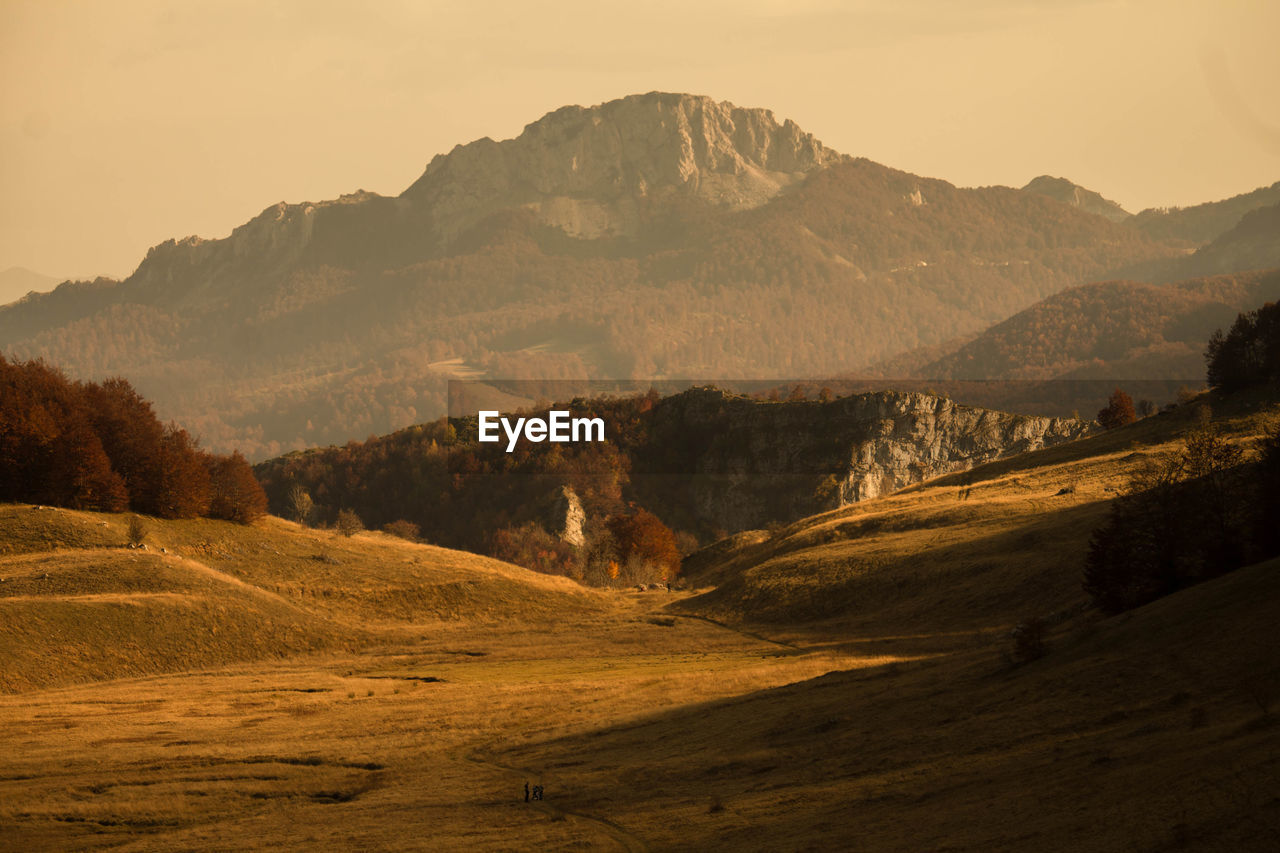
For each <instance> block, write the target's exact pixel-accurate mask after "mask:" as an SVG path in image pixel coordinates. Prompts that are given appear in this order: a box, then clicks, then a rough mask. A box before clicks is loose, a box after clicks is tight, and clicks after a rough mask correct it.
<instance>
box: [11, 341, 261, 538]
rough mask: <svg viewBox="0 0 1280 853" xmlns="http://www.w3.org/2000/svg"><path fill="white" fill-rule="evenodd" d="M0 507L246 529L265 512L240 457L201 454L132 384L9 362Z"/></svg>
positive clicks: (249, 471) (193, 441)
mask: <svg viewBox="0 0 1280 853" xmlns="http://www.w3.org/2000/svg"><path fill="white" fill-rule="evenodd" d="M0 501H15V502H17V501H21V502H29V503H41V504H51V505H54V506H62V507H68V508H70V509H86V510H97V511H101V512H121V511H124V510H133V511H134V512H139V513H144V514H147V515H153V516H158V517H161V518H192V517H195V516H208V517H211V518H223V519H228V520H231V521H238V522H242V523H249V522H251V521H253V520H254V519H256V518H258V517H259V516H261V515H262V514H263V513H264V512H265V511H266V505H267V503H266V495H265V494H264V493H263V491H262V487H261V486H260V485H259V484H258V481H257V479H256V478H255V477H254V476H253V469H252V468H251V467H250V466H249V463H248V462H246V461H245V459H244V457H243V456H241V455H240V454H239V453H233V454H231V455H229V456H223V455H216V454H212V453H207V452H205V451H203V450H201V449H200V447H199V444H198V442H197V441H196V439H195V438H193V437H192V436H191V435H190V434H189V433H188V432H187V431H186V430H185V429H183V428H181V427H180V426H178V425H177V424H169V425H165V424H162V423H161V422H160V420H159V418H157V417H156V414H155V412H154V410H153V409H152V407H151V403H149V402H148V401H147V400H145V399H144V398H143V397H142V396H141V395H139V394H138V392H137V391H135V390H134V389H133V386H131V385H130V384H129V383H128V382H127V381H126V380H124V379H120V378H114V379H107V380H105V381H103V382H73V381H71V380H70V379H68V378H67V377H66V376H65V375H64V374H63V373H62V372H61V371H59V370H57V369H56V368H53V367H51V366H49V365H47V364H45V363H44V362H43V361H39V360H34V361H16V360H14V361H11V360H9V359H7V358H5V357H4V356H3V355H0Z"/></svg>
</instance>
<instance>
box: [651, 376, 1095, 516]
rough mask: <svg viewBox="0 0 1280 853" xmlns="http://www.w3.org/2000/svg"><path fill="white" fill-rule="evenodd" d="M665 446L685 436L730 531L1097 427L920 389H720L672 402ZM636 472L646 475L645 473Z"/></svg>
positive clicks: (687, 463)
mask: <svg viewBox="0 0 1280 853" xmlns="http://www.w3.org/2000/svg"><path fill="white" fill-rule="evenodd" d="M660 406H661V411H660V413H659V414H660V422H661V425H662V426H661V429H660V430H659V431H658V432H656V433H655V437H654V446H655V447H656V446H658V445H659V444H666V443H668V442H673V441H676V440H677V437H678V436H681V435H683V436H685V441H686V447H687V448H688V450H687V452H688V454H689V455H688V457H687V458H685V459H671V460H667V464H668V465H670V470H668V471H666V472H663V471H661V470H659V469H660V467H661V466H660V465H654V464H652V462H650V463H649V464H648V465H640V466H638V468H647V470H648V471H649V472H650V473H652V474H655V475H665V476H667V477H670V476H671V475H674V474H678V473H680V469H681V468H683V469H684V470H685V471H691V472H693V475H692V477H690V479H689V497H690V499H691V501H692V503H693V508H694V511H695V513H696V515H697V516H698V517H699V519H700V520H701V521H703V522H704V523H709V524H711V525H713V526H714V527H718V528H720V529H722V530H725V531H728V532H731V533H732V532H735V531H739V530H746V529H750V528H754V527H761V526H764V525H766V524H768V523H770V522H788V521H792V520H794V519H798V518H802V517H804V516H806V515H811V514H813V513H817V512H822V511H824V510H829V509H835V508H837V507H840V506H844V505H846V504H850V503H854V502H857V501H862V500H868V499H870V498H874V497H877V496H879V495H883V494H887V493H890V492H893V491H896V490H898V489H901V488H904V487H906V486H910V485H914V484H916V483H920V482H923V481H925V480H928V479H931V478H933V477H938V476H941V475H943V474H948V473H952V472H955V471H962V470H966V469H968V468H972V467H974V466H975V465H980V464H983V463H985V462H990V461H992V460H995V459H1000V458H1003V457H1006V456H1011V455H1014V454H1017V453H1023V452H1026V451H1029V450H1037V449H1039V448H1041V447H1046V446H1049V445H1053V444H1057V443H1060V442H1063V441H1070V440H1072V439H1075V438H1078V437H1080V436H1082V435H1085V434H1087V433H1088V432H1090V431H1091V429H1093V428H1094V427H1093V426H1092V425H1091V424H1088V423H1085V422H1083V421H1078V420H1072V419H1069V418H1037V417H1028V416H1024V415H1012V414H1006V413H1004V412H995V411H991V410H987V409H978V408H971V407H968V406H961V405H957V404H956V403H954V402H952V401H951V400H948V399H945V398H941V397H935V396H932V395H929V394H922V393H915V392H892V391H891V392H878V393H873V394H859V395H854V396H850V397H844V398H841V399H837V400H833V401H831V402H827V403H820V402H788V403H762V402H759V401H755V400H750V399H748V398H745V397H739V396H734V395H730V394H727V393H725V392H723V391H719V390H714V389H699V390H695V391H690V392H686V393H685V394H681V395H677V396H675V397H671V398H668V399H666V400H664V401H663V402H662V403H661V404H660ZM632 479H633V481H635V480H636V479H637V476H636V474H635V473H633V475H632Z"/></svg>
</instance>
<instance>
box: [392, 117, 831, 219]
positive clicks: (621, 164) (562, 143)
mask: <svg viewBox="0 0 1280 853" xmlns="http://www.w3.org/2000/svg"><path fill="white" fill-rule="evenodd" d="M840 158H841V155H839V154H837V153H836V152H834V151H831V150H830V149H827V148H824V147H823V145H822V143H820V142H818V141H817V140H816V139H814V138H813V136H812V135H811V134H808V133H805V132H804V131H803V130H801V129H800V128H799V127H798V126H797V125H796V124H795V122H792V121H790V120H788V121H785V122H783V123H781V124H779V123H778V121H777V120H776V119H774V117H773V113H772V112H770V111H769V110H764V109H744V108H741V107H736V106H734V105H733V104H730V103H727V102H719V101H715V100H712V99H711V98H707V97H702V96H697V95H679V94H669V93H665V92H650V93H649V94H647V95H633V96H630V97H626V98H620V99H618V100H615V101H609V102H608V103H605V104H600V105H599V106H595V107H590V108H584V107H579V106H569V107H563V108H561V109H558V110H556V111H555V112H552V113H548V114H547V115H545V116H543V117H542V118H541V119H539V120H538V121H535V122H534V123H532V124H530V125H528V126H527V127H526V128H525V129H524V132H523V133H521V134H520V135H519V136H518V137H516V138H514V139H508V140H505V141H503V142H494V141H493V140H492V139H488V138H485V139H481V140H478V141H476V142H472V143H470V144H467V145H459V146H457V147H455V148H454V149H453V150H452V151H451V152H449V153H448V154H441V155H439V156H437V157H436V158H434V159H433V160H432V161H431V163H430V164H429V165H428V166H427V170H426V172H425V173H424V174H423V175H422V177H421V178H419V179H418V180H417V181H416V182H415V183H414V184H413V185H412V186H411V187H409V189H407V190H406V191H405V192H404V194H403V196H402V198H405V199H408V200H411V201H413V202H414V203H415V204H423V205H426V206H428V207H429V208H430V209H431V210H432V211H433V213H434V214H435V221H436V222H437V223H438V225H439V227H440V228H441V229H443V230H445V231H452V232H457V231H460V230H462V229H464V228H465V227H466V226H467V225H469V224H471V223H473V222H475V221H476V220H478V219H480V218H482V217H483V216H485V215H486V214H489V213H492V212H493V211H495V210H498V209H501V208H505V207H510V206H512V205H521V206H524V207H526V208H528V209H530V210H532V211H534V212H535V213H536V215H537V216H538V218H539V219H540V220H541V221H542V222H544V223H546V224H548V225H552V226H554V227H557V228H560V229H562V230H564V231H565V232H566V233H568V234H570V235H571V236H574V237H585V238H595V237H602V236H612V235H619V234H627V233H630V232H632V231H633V230H634V229H635V227H636V225H637V224H638V222H639V220H640V218H641V215H642V207H643V206H644V204H645V202H646V201H648V200H654V199H662V198H664V197H671V196H678V195H687V196H692V197H695V198H699V199H702V200H704V201H708V202H711V203H713V204H717V205H722V206H725V207H728V208H730V209H735V210H741V209H746V208H752V207H758V206H760V205H762V204H764V203H765V202H766V201H768V200H769V199H771V198H773V197H774V196H776V195H777V194H778V193H779V192H780V191H781V190H782V189H783V188H784V187H786V186H788V185H790V184H792V183H794V182H795V181H797V180H799V179H800V178H801V177H803V176H804V175H805V174H806V173H808V172H811V171H813V170H815V169H818V168H821V167H822V166H825V165H828V164H830V163H833V162H835V161H836V160H838V159H840Z"/></svg>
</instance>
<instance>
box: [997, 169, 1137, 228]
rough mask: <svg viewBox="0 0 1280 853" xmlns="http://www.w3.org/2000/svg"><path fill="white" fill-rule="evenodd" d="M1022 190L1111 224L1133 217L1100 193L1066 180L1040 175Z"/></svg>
mask: <svg viewBox="0 0 1280 853" xmlns="http://www.w3.org/2000/svg"><path fill="white" fill-rule="evenodd" d="M1022 190H1023V192H1030V193H1036V194H1037V195H1043V196H1048V197H1049V198H1051V199H1053V200H1054V201H1060V202H1062V203H1063V204H1069V205H1071V206H1072V207H1078V208H1080V209H1081V210H1083V211H1084V212H1086V213H1093V214H1096V215H1098V216H1102V217H1105V218H1106V219H1110V220H1111V221H1112V222H1123V221H1124V220H1126V219H1128V218H1129V217H1130V216H1132V215H1133V214H1131V213H1130V212H1129V211H1127V210H1125V209H1124V208H1123V207H1121V206H1120V205H1119V204H1117V203H1116V202H1114V201H1112V200H1111V199H1109V198H1103V197H1102V195H1101V194H1100V193H1096V192H1094V191H1093V190H1091V189H1087V188H1085V187H1082V186H1080V185H1079V184H1077V183H1073V182H1071V181H1069V180H1067V179H1066V178H1055V177H1053V176H1051V175H1040V176H1039V177H1037V178H1032V179H1031V181H1030V182H1028V183H1027V185H1026V186H1025V187H1023V188H1022Z"/></svg>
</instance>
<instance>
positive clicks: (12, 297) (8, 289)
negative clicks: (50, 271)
mask: <svg viewBox="0 0 1280 853" xmlns="http://www.w3.org/2000/svg"><path fill="white" fill-rule="evenodd" d="M60 280H61V279H57V278H54V277H53V276H51V275H42V274H40V273H38V272H32V271H31V270H29V269H27V268H26V267H9V268H8V269H7V270H4V271H3V272H0V305H7V304H9V303H10V302H15V301H17V300H19V299H21V298H22V297H24V296H26V295H27V294H28V293H31V292H33V291H34V292H36V293H43V292H45V291H48V290H52V289H53V287H54V285H56V284H57V283H58V282H59V281H60Z"/></svg>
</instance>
